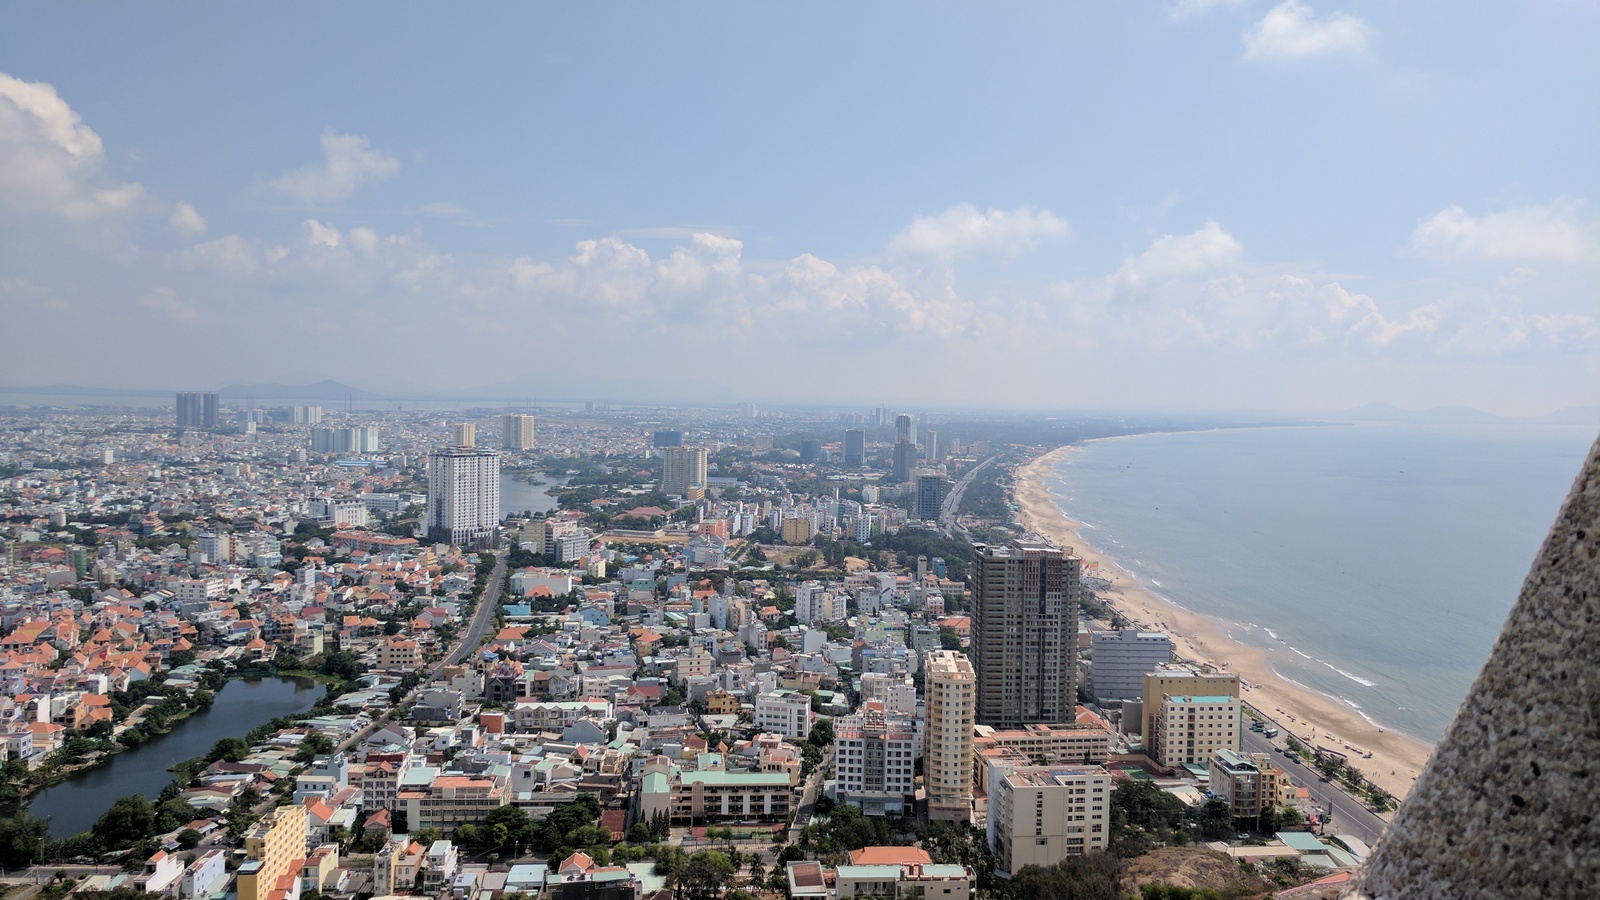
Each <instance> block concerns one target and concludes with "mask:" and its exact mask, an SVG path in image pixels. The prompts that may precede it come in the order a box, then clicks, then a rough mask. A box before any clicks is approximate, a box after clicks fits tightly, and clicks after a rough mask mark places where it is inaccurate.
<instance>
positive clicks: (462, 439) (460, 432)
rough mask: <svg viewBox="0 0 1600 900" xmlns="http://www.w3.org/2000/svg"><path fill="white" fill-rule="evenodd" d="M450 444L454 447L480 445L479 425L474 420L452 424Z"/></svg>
mask: <svg viewBox="0 0 1600 900" xmlns="http://www.w3.org/2000/svg"><path fill="white" fill-rule="evenodd" d="M450 445H451V446H453V447H476V446H478V426H477V425H475V424H473V423H472V422H457V423H456V424H454V425H452V426H450Z"/></svg>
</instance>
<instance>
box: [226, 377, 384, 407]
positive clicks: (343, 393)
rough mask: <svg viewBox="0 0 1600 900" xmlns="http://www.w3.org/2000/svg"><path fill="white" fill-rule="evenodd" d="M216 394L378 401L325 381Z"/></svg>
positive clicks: (232, 387)
mask: <svg viewBox="0 0 1600 900" xmlns="http://www.w3.org/2000/svg"><path fill="white" fill-rule="evenodd" d="M218 393H220V394H221V395H222V396H223V397H224V398H226V399H229V400H301V401H312V400H315V401H318V402H321V403H333V402H338V403H343V402H344V401H345V400H346V399H347V398H354V399H356V400H376V399H379V396H378V395H377V394H374V393H371V392H370V391H363V390H362V389H360V388H355V387H351V386H350V385H348V384H345V383H343V382H340V381H332V380H327V379H325V380H323V381H319V382H317V383H315V384H230V385H228V386H227V387H225V388H223V389H222V390H220V391H218Z"/></svg>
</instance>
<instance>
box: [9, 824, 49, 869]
mask: <svg viewBox="0 0 1600 900" xmlns="http://www.w3.org/2000/svg"><path fill="white" fill-rule="evenodd" d="M49 834H50V825H49V823H47V822H46V821H45V820H43V819H36V818H34V817H33V816H30V815H28V814H27V813H26V812H21V811H19V812H17V814H15V815H12V816H7V817H5V818H3V819H0V867H3V868H7V869H18V868H21V867H23V866H26V865H28V864H30V863H32V862H33V861H34V860H35V859H37V858H38V856H39V852H40V850H41V849H43V847H44V843H45V840H46V839H47V838H48V837H49Z"/></svg>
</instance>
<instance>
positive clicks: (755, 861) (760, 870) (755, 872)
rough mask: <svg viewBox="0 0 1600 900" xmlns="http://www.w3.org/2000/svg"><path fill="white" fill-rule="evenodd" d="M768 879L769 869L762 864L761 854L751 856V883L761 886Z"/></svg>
mask: <svg viewBox="0 0 1600 900" xmlns="http://www.w3.org/2000/svg"><path fill="white" fill-rule="evenodd" d="M766 879H767V867H766V866H764V865H762V864H761V854H759V853H752V854H750V883H751V884H754V885H760V884H761V883H762V882H763V881H766Z"/></svg>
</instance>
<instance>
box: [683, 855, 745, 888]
mask: <svg viewBox="0 0 1600 900" xmlns="http://www.w3.org/2000/svg"><path fill="white" fill-rule="evenodd" d="M735 871H736V870H735V868H734V865H733V860H731V859H729V858H728V855H727V854H726V853H722V852H721V851H718V850H705V851H702V852H700V853H696V854H695V855H693V856H691V857H689V861H688V862H687V863H685V864H684V866H683V869H682V871H680V872H678V887H679V888H680V889H682V891H683V894H684V896H685V898H687V900H716V898H718V897H721V896H722V891H723V888H725V887H726V886H727V885H728V884H729V882H730V881H731V880H732V878H733V874H734V872H735Z"/></svg>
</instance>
